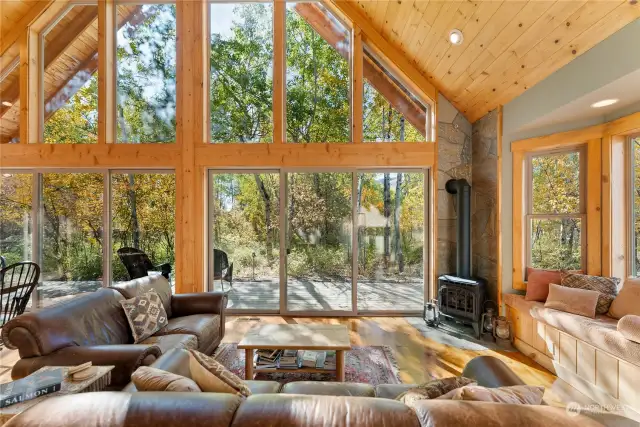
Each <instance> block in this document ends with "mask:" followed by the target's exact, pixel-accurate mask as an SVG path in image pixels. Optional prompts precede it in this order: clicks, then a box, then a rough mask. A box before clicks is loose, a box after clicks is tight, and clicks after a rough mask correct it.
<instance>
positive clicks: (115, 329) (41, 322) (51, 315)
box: [2, 275, 226, 389]
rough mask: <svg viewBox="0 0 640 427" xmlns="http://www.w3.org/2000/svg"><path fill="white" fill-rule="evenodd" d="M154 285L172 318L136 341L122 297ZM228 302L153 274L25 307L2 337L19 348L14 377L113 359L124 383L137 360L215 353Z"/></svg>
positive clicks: (117, 381) (119, 383)
mask: <svg viewBox="0 0 640 427" xmlns="http://www.w3.org/2000/svg"><path fill="white" fill-rule="evenodd" d="M151 288H153V289H155V290H156V292H158V294H159V296H160V298H161V300H162V303H163V305H164V308H165V310H166V312H167V316H168V318H169V324H168V325H167V327H165V328H163V329H162V330H161V331H159V332H157V333H156V334H155V335H153V336H152V337H150V338H148V339H146V340H144V341H143V342H141V343H139V344H133V337H132V335H131V328H130V327H129V323H128V321H127V318H126V316H125V313H124V310H123V309H122V306H121V305H120V301H122V300H124V299H129V298H133V297H134V296H136V295H139V294H142V293H145V292H147V291H148V290H149V289H151ZM225 307H226V296H225V295H224V294H223V293H220V292H207V293H195V294H178V295H171V286H170V284H169V282H168V281H167V279H165V278H164V277H162V276H161V275H152V276H148V277H143V278H141V279H136V280H132V281H129V282H124V283H120V284H116V285H115V286H114V287H113V288H106V289H99V290H98V291H96V292H91V293H86V294H81V295H78V296H77V297H75V298H72V299H70V300H67V301H64V302H61V303H59V304H56V305H52V306H49V307H45V308H43V309H40V310H34V311H32V312H28V313H25V314H23V315H21V316H18V317H16V318H15V319H13V320H11V321H10V322H8V323H7V324H6V325H4V327H3V328H2V337H3V340H4V343H5V344H6V346H7V347H8V348H11V349H18V352H19V355H20V360H19V361H18V362H17V363H16V364H15V365H14V367H13V370H12V372H11V375H12V377H13V379H19V378H22V377H25V376H27V375H29V374H31V373H33V372H35V371H37V370H38V369H40V368H41V367H43V366H52V365H58V366H71V365H78V364H81V363H84V362H88V361H91V362H93V363H94V364H96V365H115V366H116V367H115V369H114V370H113V371H112V379H111V385H112V387H113V388H115V389H120V388H122V387H124V386H125V385H126V384H127V383H128V382H129V381H130V379H131V374H132V373H133V372H134V371H135V370H136V369H137V368H138V367H139V366H143V365H151V364H152V363H153V362H155V361H156V360H157V359H158V358H159V357H160V356H161V355H162V354H163V353H166V352H168V351H169V350H171V349H174V348H186V349H190V348H193V349H197V350H199V351H201V352H203V353H207V354H211V353H212V352H213V351H214V350H215V349H216V347H217V346H218V344H219V343H220V340H221V339H222V337H223V336H224V325H225V316H224V309H225Z"/></svg>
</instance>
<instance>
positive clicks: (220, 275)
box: [213, 249, 233, 294]
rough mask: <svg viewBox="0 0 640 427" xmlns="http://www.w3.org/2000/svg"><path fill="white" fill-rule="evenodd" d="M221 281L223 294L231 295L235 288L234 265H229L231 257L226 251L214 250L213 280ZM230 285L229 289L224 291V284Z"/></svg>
mask: <svg viewBox="0 0 640 427" xmlns="http://www.w3.org/2000/svg"><path fill="white" fill-rule="evenodd" d="M218 279H220V285H221V286H222V292H225V293H227V294H228V293H229V292H231V288H232V287H233V263H231V264H229V257H228V256H227V253H226V252H225V251H222V250H220V249H214V250H213V280H214V281H215V280H218ZM225 281H226V282H228V283H229V289H228V290H226V291H225V290H224V282H225Z"/></svg>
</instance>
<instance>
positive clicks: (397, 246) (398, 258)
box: [393, 173, 404, 273]
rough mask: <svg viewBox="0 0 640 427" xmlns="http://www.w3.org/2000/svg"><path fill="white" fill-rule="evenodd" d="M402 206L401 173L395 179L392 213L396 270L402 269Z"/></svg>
mask: <svg viewBox="0 0 640 427" xmlns="http://www.w3.org/2000/svg"><path fill="white" fill-rule="evenodd" d="M401 206H402V174H401V173H399V174H398V178H397V179H396V209H395V213H394V215H393V232H394V237H395V249H396V263H397V264H398V272H400V273H402V272H403V271H404V258H403V254H402V239H401V238H400V208H401Z"/></svg>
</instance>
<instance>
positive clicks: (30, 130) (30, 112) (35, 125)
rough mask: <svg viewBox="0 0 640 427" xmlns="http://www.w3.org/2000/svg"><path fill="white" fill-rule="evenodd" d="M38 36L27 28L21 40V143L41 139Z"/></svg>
mask: <svg viewBox="0 0 640 427" xmlns="http://www.w3.org/2000/svg"><path fill="white" fill-rule="evenodd" d="M39 59H40V57H39V55H38V34H36V32H35V31H34V30H33V29H31V28H27V30H26V31H25V33H24V35H23V37H22V39H21V40H20V129H19V132H20V143H21V144H30V143H35V142H38V139H39V137H40V120H39V119H40V117H39V112H40V109H39V108H38V99H39V96H38V95H39V90H40V85H39V81H40V79H39V76H38V69H39V64H40V61H39Z"/></svg>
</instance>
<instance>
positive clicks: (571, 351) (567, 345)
mask: <svg viewBox="0 0 640 427" xmlns="http://www.w3.org/2000/svg"><path fill="white" fill-rule="evenodd" d="M577 343H578V341H577V340H576V339H575V338H574V337H572V336H571V335H567V334H565V333H563V332H560V351H559V359H558V362H559V363H560V365H562V366H563V367H565V368H566V369H568V370H570V371H571V372H573V373H574V374H575V373H576V372H577V368H578V355H577Z"/></svg>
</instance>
